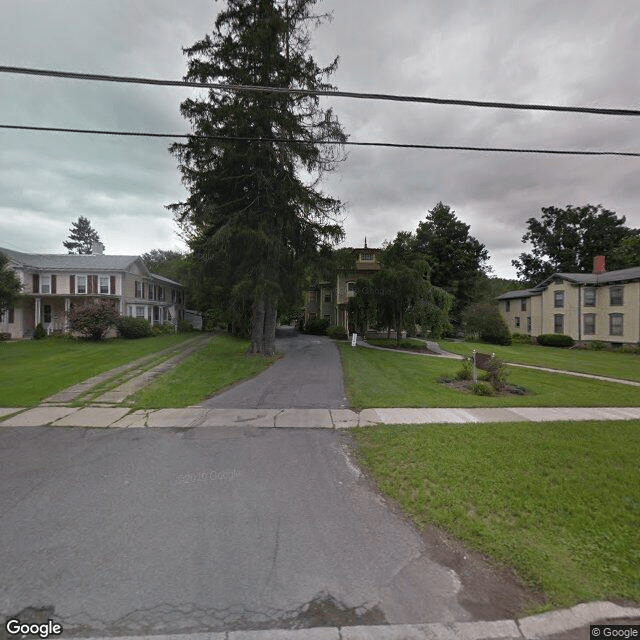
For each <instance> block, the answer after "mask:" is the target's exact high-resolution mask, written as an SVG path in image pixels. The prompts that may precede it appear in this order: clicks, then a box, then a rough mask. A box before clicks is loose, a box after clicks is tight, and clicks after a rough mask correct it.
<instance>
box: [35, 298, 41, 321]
mask: <svg viewBox="0 0 640 640" xmlns="http://www.w3.org/2000/svg"><path fill="white" fill-rule="evenodd" d="M41 302H42V298H36V304H35V318H34V327H37V326H38V324H39V323H40V322H42V304H41Z"/></svg>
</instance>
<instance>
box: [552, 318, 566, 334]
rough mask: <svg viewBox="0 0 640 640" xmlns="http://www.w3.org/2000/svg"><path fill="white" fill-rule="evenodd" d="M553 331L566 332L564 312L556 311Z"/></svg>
mask: <svg viewBox="0 0 640 640" xmlns="http://www.w3.org/2000/svg"><path fill="white" fill-rule="evenodd" d="M553 332H554V333H564V315H563V314H562V313H556V314H555V315H554V316H553Z"/></svg>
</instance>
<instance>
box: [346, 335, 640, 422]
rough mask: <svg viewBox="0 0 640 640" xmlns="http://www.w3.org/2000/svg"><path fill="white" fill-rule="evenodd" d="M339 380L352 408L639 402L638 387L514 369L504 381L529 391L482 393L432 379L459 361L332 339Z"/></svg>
mask: <svg viewBox="0 0 640 640" xmlns="http://www.w3.org/2000/svg"><path fill="white" fill-rule="evenodd" d="M338 346H339V348H340V350H341V355H342V365H343V371H344V382H345V387H346V390H347V396H348V398H349V405H350V406H351V408H353V409H363V408H367V407H516V406H520V407H523V406H539V407H576V406H578V407H601V406H639V405H640V388H638V387H631V386H628V385H624V384H618V383H615V382H601V381H598V380H589V379H586V378H575V377H571V376H566V375H561V374H555V373H546V372H540V371H534V370H531V369H520V368H516V367H512V368H510V369H509V371H510V374H509V381H510V383H512V384H515V385H518V386H521V387H524V388H525V389H527V390H528V391H529V392H530V394H529V395H526V396H511V397H501V396H495V397H482V396H476V395H473V394H470V393H463V392H460V391H457V390H455V389H451V388H449V387H447V386H445V385H442V384H440V383H438V382H437V380H438V378H439V377H440V376H443V375H453V374H455V372H456V371H457V370H458V369H460V366H461V364H460V362H459V361H457V360H451V359H446V358H435V357H430V356H420V355H411V354H405V353H396V352H393V351H381V350H379V349H368V348H366V347H356V348H353V347H351V346H350V345H347V344H339V345H338Z"/></svg>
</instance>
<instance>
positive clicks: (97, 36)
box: [0, 0, 640, 276]
mask: <svg viewBox="0 0 640 640" xmlns="http://www.w3.org/2000/svg"><path fill="white" fill-rule="evenodd" d="M221 6H222V3H214V2H211V1H210V0H190V2H188V3H176V2H175V1H174V0H137V2H135V3H131V2H129V1H128V0H110V2H108V3H105V2H102V0H82V2H79V0H57V1H56V2H55V3H52V2H50V0H30V1H29V2H24V0H4V2H3V20H2V23H1V24H0V59H2V60H3V61H4V62H3V63H4V64H12V65H22V66H33V67H42V68H54V69H55V68H57V69H65V70H73V71H87V72H96V73H108V74H116V75H140V76H151V77H166V78H179V77H181V76H182V75H183V74H184V72H185V69H186V64H185V59H184V56H183V54H182V52H181V47H183V46H188V45H190V44H192V43H193V42H194V41H195V40H197V39H199V38H201V37H202V36H204V34H205V33H207V32H208V31H210V30H211V27H212V23H213V20H214V18H215V15H216V13H217V11H218V10H219V9H220V7H221ZM318 9H319V11H324V10H329V11H332V12H333V16H334V19H333V21H332V22H331V23H327V24H324V25H323V26H322V27H320V28H319V29H318V30H317V31H316V32H315V33H314V35H313V44H314V55H315V56H316V57H317V59H318V61H319V62H320V63H321V64H322V63H328V62H329V61H330V60H331V59H333V57H334V56H336V55H339V56H340V66H339V68H338V72H337V73H336V75H335V77H334V78H333V81H334V83H335V84H336V85H337V86H339V88H341V89H345V90H355V91H372V92H382V93H403V94H414V95H429V96H435V97H453V98H474V99H478V100H501V101H513V102H540V103H544V102H549V103H562V104H574V105H594V106H619V107H636V106H637V96H638V95H639V94H640V74H638V72H637V71H638V70H637V68H636V67H637V64H636V61H637V54H636V44H635V41H636V39H637V33H638V30H639V27H640V9H639V8H638V6H637V3H635V2H634V1H633V0H613V1H612V2H610V3H585V2H584V1H581V0H565V1H563V2H555V1H546V0H545V1H539V0H535V1H534V0H522V1H520V2H518V3H513V2H506V1H504V0H485V1H483V2H481V3H479V2H475V1H471V0H429V1H428V2H424V1H423V0H404V1H403V2H401V3H389V2H387V1H386V0H349V1H348V2H338V1H337V0H324V1H323V2H321V3H319V4H318ZM0 93H1V94H2V95H3V100H2V102H1V103H0V122H2V123H8V124H36V125H53V126H71V127H83V128H104V129H129V130H146V131H173V132H180V131H186V130H187V123H186V122H184V121H183V119H182V118H181V116H180V114H179V103H180V101H181V100H182V99H184V98H185V97H186V96H187V95H189V91H188V90H184V89H167V88H157V87H140V86H128V85H127V86H120V85H111V84H109V85H104V84H96V83H80V82H74V81H69V80H64V81H63V80H52V79H37V78H26V77H18V76H9V75H4V74H2V75H0ZM325 102H326V103H327V104H329V101H328V100H327V101H325ZM330 104H332V106H334V108H335V111H336V113H337V115H338V117H339V118H340V120H341V122H343V124H344V126H345V128H346V130H347V132H348V133H349V134H350V136H351V139H353V140H368V141H371V140H373V141H378V140H379V141H393V142H407V143H413V142H417V143H425V144H453V145H477V146H514V147H556V148H576V149H614V150H616V149H619V150H633V151H638V150H640V144H639V141H640V140H639V135H638V123H637V122H636V119H632V118H631V119H630V118H611V117H609V118H607V117H602V116H587V115H572V114H554V113H542V112H525V111H503V110H488V109H471V108H462V107H442V106H428V105H402V104H397V103H381V102H365V101H357V100H343V99H333V100H332V101H331V102H330ZM168 144H169V141H161V140H160V141H158V140H139V139H104V138H97V137H95V136H72V135H63V134H44V133H27V132H11V131H3V132H2V145H0V163H1V165H0V166H1V167H2V171H1V172H0V245H1V244H6V245H7V246H13V247H15V248H18V249H22V250H25V251H30V250H34V251H44V250H48V251H58V250H61V247H62V245H61V243H62V241H63V240H64V239H65V238H66V236H67V235H68V229H69V226H70V224H71V221H72V220H75V219H76V218H77V217H78V216H79V215H85V216H87V217H88V218H89V219H91V221H92V223H93V225H94V227H95V228H96V229H97V230H98V231H99V232H100V233H101V235H102V237H103V240H104V241H105V244H106V245H107V251H108V252H110V253H142V252H144V251H148V250H150V249H152V248H155V247H163V248H175V247H179V246H182V245H181V241H180V239H179V237H178V235H177V234H176V226H175V224H174V223H173V221H172V218H171V214H170V212H169V211H167V210H166V208H165V205H167V204H168V203H171V202H176V201H179V200H181V199H182V198H184V196H185V192H184V189H183V187H182V186H181V183H180V175H179V173H178V170H177V163H176V160H175V158H172V157H171V156H170V155H169V153H168V152H167V147H168ZM637 164H638V160H637V159H629V158H580V157H552V156H542V155H540V156H528V155H515V154H513V155H512V154H489V153H478V152H454V151H418V150H388V149H371V148H368V149H361V148H349V156H348V159H347V161H346V162H344V163H342V164H341V166H340V167H339V168H338V170H337V171H336V172H335V173H334V174H331V175H329V176H328V177H327V180H326V182H325V187H324V188H325V190H326V191H328V192H330V193H331V194H332V195H334V196H336V197H339V198H340V199H342V200H343V201H344V202H345V203H346V208H345V230H346V233H347V238H346V242H347V243H348V244H354V245H360V244H361V243H362V242H363V241H364V237H365V236H366V237H367V239H368V242H369V244H370V245H372V246H373V245H375V244H380V243H382V242H383V241H384V240H385V239H387V240H391V239H393V237H394V236H395V234H396V232H397V231H399V230H414V229H415V228H416V226H417V224H418V222H419V221H420V220H422V219H424V216H425V215H426V213H427V211H428V210H429V209H431V208H433V206H434V205H435V204H436V203H437V202H438V201H440V200H442V201H443V202H445V203H447V204H449V205H450V206H451V207H452V208H453V209H454V210H455V211H456V213H457V215H458V216H459V217H460V218H461V219H462V220H464V221H465V222H466V223H467V224H470V225H471V233H473V234H474V235H475V236H476V237H478V238H479V239H480V240H481V241H482V242H484V243H485V244H486V245H487V247H488V248H489V251H490V254H491V257H492V263H493V265H494V267H495V271H496V273H497V274H499V275H504V276H513V275H515V272H514V271H513V269H512V268H511V267H510V261H511V259H512V258H514V257H516V256H517V255H518V254H519V253H520V251H522V249H523V245H522V244H521V243H520V238H521V236H522V234H523V233H524V231H525V221H526V219H527V218H529V217H531V216H537V215H539V213H540V208H541V207H543V206H547V205H551V204H553V205H557V206H564V205H567V204H584V203H587V202H590V203H593V204H598V203H602V204H603V205H604V206H606V207H608V208H610V209H613V210H615V211H617V212H618V213H619V214H625V215H627V223H628V224H630V225H632V226H640V213H639V212H638V198H639V196H640V193H639V191H640V185H639V183H638V180H637V178H636V173H637V170H636V167H637Z"/></svg>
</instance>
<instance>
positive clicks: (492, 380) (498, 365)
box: [487, 358, 509, 391]
mask: <svg viewBox="0 0 640 640" xmlns="http://www.w3.org/2000/svg"><path fill="white" fill-rule="evenodd" d="M508 376H509V371H508V370H507V368H506V367H505V364H504V362H503V361H502V360H500V359H498V358H491V360H489V362H488V364H487V379H488V380H489V384H491V386H492V387H493V388H494V389H495V390H496V391H501V390H502V389H504V388H505V387H506V386H507V378H508Z"/></svg>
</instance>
